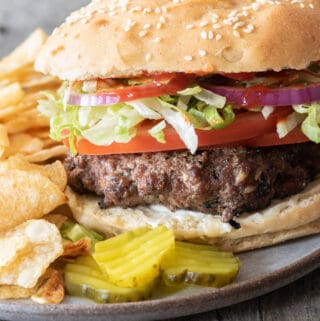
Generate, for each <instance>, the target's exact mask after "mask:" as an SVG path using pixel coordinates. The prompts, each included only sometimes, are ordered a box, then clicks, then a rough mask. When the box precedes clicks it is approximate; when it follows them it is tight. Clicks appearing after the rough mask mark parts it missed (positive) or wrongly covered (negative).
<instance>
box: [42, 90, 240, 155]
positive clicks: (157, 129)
mask: <svg viewBox="0 0 320 321" xmlns="http://www.w3.org/2000/svg"><path fill="white" fill-rule="evenodd" d="M66 92H68V88H67V87H66V86H64V87H63V88H61V90H60V91H59V93H58V94H56V93H51V92H46V93H45V96H46V98H47V99H46V100H44V99H43V100H40V101H39V107H38V110H39V111H40V112H41V113H42V114H44V115H46V116H47V117H49V118H50V122H51V133H50V136H51V138H53V139H55V140H58V141H60V140H62V139H64V138H66V137H69V144H70V149H71V152H72V153H73V154H76V150H77V141H78V140H79V139H82V138H84V139H86V140H88V141H89V142H91V143H92V144H95V145H99V146H108V145H110V144H112V143H113V142H117V143H127V142H129V141H130V140H131V139H132V138H134V137H135V136H136V134H137V125H138V124H139V123H141V122H142V121H144V120H145V119H152V120H158V121H159V123H158V124H156V125H155V126H154V127H153V128H152V129H151V130H150V131H149V134H150V135H151V136H152V137H153V138H155V139H156V140H157V141H158V142H161V143H165V142H166V138H165V134H164V128H165V126H166V124H170V125H171V126H172V127H173V128H174V129H175V130H176V132H177V134H178V135H179V137H180V138H181V140H182V141H183V142H184V144H185V145H186V147H187V148H188V149H189V150H190V151H191V152H192V153H194V152H195V151H196V149H197V147H198V137H197V134H196V131H195V129H202V130H209V129H220V128H223V127H225V126H227V125H229V124H230V123H231V122H232V121H233V120H234V113H233V110H232V107H231V106H225V102H226V98H225V97H222V96H219V95H217V94H214V93H212V92H210V91H208V90H206V89H203V88H201V87H199V86H195V87H192V88H186V89H185V90H182V91H179V92H178V93H176V94H175V95H162V96H160V97H155V98H144V99H139V100H136V101H130V102H126V103H118V104H114V105H108V106H93V107H81V106H73V105H68V104H65V101H64V98H63V97H65V96H66ZM61 97H62V98H61Z"/></svg>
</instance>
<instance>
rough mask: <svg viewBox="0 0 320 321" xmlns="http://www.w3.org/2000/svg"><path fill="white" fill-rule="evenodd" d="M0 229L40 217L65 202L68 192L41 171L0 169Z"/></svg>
mask: <svg viewBox="0 0 320 321" xmlns="http://www.w3.org/2000/svg"><path fill="white" fill-rule="evenodd" d="M0 186H1V189H0V232H1V231H2V232H3V231H7V230H9V229H10V228H13V227H15V226H17V225H19V224H21V223H22V222H24V221H26V220H29V219H34V218H40V217H42V216H44V215H45V214H48V213H49V212H51V211H52V210H53V209H54V208H56V207H57V206H59V205H61V204H63V203H65V202H66V196H65V195H64V194H63V192H62V191H61V189H60V188H59V187H58V186H57V185H56V184H54V183H53V182H52V181H51V180H50V179H49V178H47V177H45V176H43V175H41V174H40V173H38V172H33V171H32V172H26V171H21V170H8V171H5V172H3V173H0Z"/></svg>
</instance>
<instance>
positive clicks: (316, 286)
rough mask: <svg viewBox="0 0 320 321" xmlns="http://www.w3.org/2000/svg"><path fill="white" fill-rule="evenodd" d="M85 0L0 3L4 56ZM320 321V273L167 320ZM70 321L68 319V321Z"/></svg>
mask: <svg viewBox="0 0 320 321" xmlns="http://www.w3.org/2000/svg"><path fill="white" fill-rule="evenodd" d="M88 2H89V1H88V0H87V1H85V0H0V56H3V55H5V54H7V53H9V52H10V50H11V49H13V48H14V47H15V46H16V45H17V44H18V43H20V42H21V41H22V40H23V39H24V38H25V37H26V36H27V35H28V34H29V33H30V32H31V31H32V30H34V29H35V28H37V27H41V28H43V29H45V30H46V31H47V32H50V31H51V30H52V29H53V28H54V26H56V25H57V24H59V23H61V22H62V21H63V19H64V18H65V16H66V15H67V13H68V12H70V11H71V10H73V9H75V8H77V7H80V6H81V5H83V4H86V3H88ZM198 320H201V321H320V270H319V269H318V270H316V271H314V272H313V273H311V274H309V275H307V276H306V277H304V278H302V279H300V280H298V281H296V282H294V283H292V284H290V285H288V286H286V287H284V288H282V289H279V290H277V291H275V292H272V293H269V294H267V295H264V296H262V297H259V298H256V299H253V300H250V301H247V302H243V303H240V304H237V305H234V306H231V307H227V308H224V309H220V310H217V311H212V312H208V313H203V314H198V315H193V316H188V317H182V318H178V319H175V320H173V319H170V320H167V321H198ZM66 321H67V320H66Z"/></svg>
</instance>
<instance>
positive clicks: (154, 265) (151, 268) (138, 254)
mask: <svg viewBox="0 0 320 321" xmlns="http://www.w3.org/2000/svg"><path fill="white" fill-rule="evenodd" d="M174 244H175V242H174V234H173V231H172V230H169V229H167V228H166V227H164V226H160V227H158V228H156V229H149V228H139V229H136V230H134V231H130V232H126V233H124V234H121V235H119V236H116V237H113V238H111V239H109V240H105V241H102V242H98V243H96V246H95V253H94V255H93V256H94V258H95V260H96V262H97V263H98V264H99V266H100V268H101V269H102V270H103V271H104V272H105V273H106V274H107V275H108V277H109V280H110V282H112V283H114V284H116V285H118V286H122V287H130V288H134V287H143V286H146V285H147V284H149V283H150V282H151V281H152V280H154V279H156V278H157V277H158V276H159V268H160V262H161V260H162V257H163V256H164V255H165V254H167V253H168V252H170V251H172V250H173V249H174Z"/></svg>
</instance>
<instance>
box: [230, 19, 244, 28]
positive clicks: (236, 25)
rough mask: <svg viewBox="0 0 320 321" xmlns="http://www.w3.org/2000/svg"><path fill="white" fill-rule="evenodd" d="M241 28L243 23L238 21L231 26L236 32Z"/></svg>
mask: <svg viewBox="0 0 320 321" xmlns="http://www.w3.org/2000/svg"><path fill="white" fill-rule="evenodd" d="M242 26H244V22H243V21H238V22H236V23H235V24H234V25H233V29H234V30H236V29H238V28H239V27H242Z"/></svg>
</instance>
